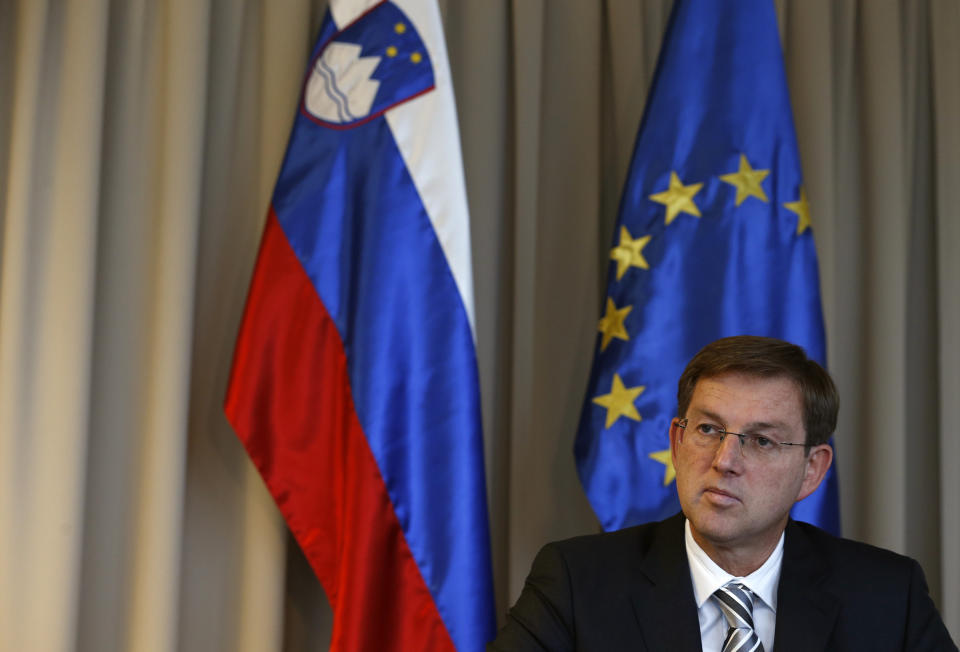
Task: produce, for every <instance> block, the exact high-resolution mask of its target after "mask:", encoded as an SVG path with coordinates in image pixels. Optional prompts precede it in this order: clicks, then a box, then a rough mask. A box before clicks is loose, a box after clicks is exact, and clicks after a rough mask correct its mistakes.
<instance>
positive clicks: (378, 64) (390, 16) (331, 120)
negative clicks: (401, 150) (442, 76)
mask: <svg viewBox="0 0 960 652" xmlns="http://www.w3.org/2000/svg"><path fill="white" fill-rule="evenodd" d="M433 85H434V81H433V65H432V64H431V61H430V54H429V52H428V51H427V47H426V45H425V44H424V42H423V40H422V39H421V38H420V34H419V33H418V32H417V29H416V27H415V26H414V24H413V23H412V22H411V21H410V20H409V19H408V18H407V16H406V15H404V13H403V12H402V11H400V9H399V8H398V7H397V6H396V5H395V4H393V3H390V2H384V3H381V4H378V5H376V6H374V7H373V8H372V9H370V10H369V11H367V12H366V13H364V14H362V15H361V16H360V17H359V18H357V19H356V20H355V21H354V22H352V23H351V24H349V25H347V26H346V27H345V28H344V29H342V30H340V31H339V32H337V33H336V34H334V35H333V36H332V37H331V38H330V39H329V40H327V41H326V43H324V44H323V45H321V46H320V49H319V51H318V52H317V54H316V56H315V57H314V60H313V65H312V66H311V67H310V75H309V77H307V82H306V85H305V87H304V91H303V111H304V113H305V114H306V115H307V116H309V117H310V118H312V119H313V120H314V121H315V122H319V123H321V124H323V123H327V124H329V125H330V126H338V127H348V126H353V125H357V124H362V123H363V122H365V121H367V120H370V119H371V118H374V117H376V116H378V115H381V114H382V113H383V112H384V111H386V110H387V109H389V108H391V107H394V106H396V105H398V104H402V103H403V102H406V101H408V100H410V99H413V98H414V97H417V96H418V95H421V94H423V93H426V92H427V91H429V90H431V89H432V88H433Z"/></svg>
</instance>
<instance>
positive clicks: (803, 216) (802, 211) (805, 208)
mask: <svg viewBox="0 0 960 652" xmlns="http://www.w3.org/2000/svg"><path fill="white" fill-rule="evenodd" d="M783 207H784V208H788V209H790V210H792V211H793V212H794V213H796V214H797V217H798V219H797V235H800V234H801V233H803V232H804V231H806V230H807V229H808V228H810V204H808V203H807V191H806V190H804V189H803V188H802V187H801V188H800V201H788V202H787V203H785V204H784V205H783Z"/></svg>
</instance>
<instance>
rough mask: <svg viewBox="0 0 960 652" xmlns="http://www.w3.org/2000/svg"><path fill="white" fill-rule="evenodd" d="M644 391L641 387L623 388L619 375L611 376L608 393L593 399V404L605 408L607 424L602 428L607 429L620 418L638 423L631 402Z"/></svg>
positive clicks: (638, 414) (638, 417) (635, 409)
mask: <svg viewBox="0 0 960 652" xmlns="http://www.w3.org/2000/svg"><path fill="white" fill-rule="evenodd" d="M645 389H646V387H644V386H643V385H637V386H636V387H624V386H623V381H622V380H620V374H613V385H612V386H611V387H610V393H609V394H603V395H601V396H595V397H594V398H593V402H594V403H596V404H597V405H599V406H601V407H605V408H607V422H606V425H605V426H604V427H605V428H609V427H610V426H612V425H613V424H614V423H616V421H617V419H619V418H620V417H627V418H628V419H633V420H634V421H640V413H639V412H637V408H636V406H634V404H633V402H634V401H635V400H637V397H638V396H640V394H641V393H642V392H643V390H645Z"/></svg>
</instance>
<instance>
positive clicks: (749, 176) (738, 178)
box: [720, 154, 770, 206]
mask: <svg viewBox="0 0 960 652" xmlns="http://www.w3.org/2000/svg"><path fill="white" fill-rule="evenodd" d="M768 174H770V170H754V169H753V168H752V167H750V162H749V161H747V157H746V155H745V154H741V155H740V169H739V170H737V171H736V172H732V173H730V174H722V175H720V180H721V181H724V182H726V183H729V184H730V185H732V186H735V187H736V189H737V200H736V203H735V205H736V206H739V205H740V204H742V203H743V201H744V200H745V199H746V198H747V197H756V198H757V199H760V200H761V201H765V202H769V201H770V200H769V199H767V194H766V193H765V192H763V186H762V185H761V184H762V183H763V180H764V179H766V178H767V175H768Z"/></svg>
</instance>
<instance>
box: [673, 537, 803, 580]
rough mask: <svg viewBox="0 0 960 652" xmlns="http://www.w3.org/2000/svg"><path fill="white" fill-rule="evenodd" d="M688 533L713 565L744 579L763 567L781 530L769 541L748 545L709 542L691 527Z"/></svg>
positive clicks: (776, 542) (775, 545) (774, 546)
mask: <svg viewBox="0 0 960 652" xmlns="http://www.w3.org/2000/svg"><path fill="white" fill-rule="evenodd" d="M691 525H692V524H691ZM784 525H786V524H784ZM690 533H691V534H692V535H693V540H694V541H696V542H697V545H698V546H700V548H701V549H702V550H703V551H704V552H705V553H707V556H708V557H709V558H710V559H712V560H713V563H715V564H716V565H717V566H719V567H720V568H722V569H723V570H724V571H726V572H728V573H730V574H731V575H733V576H734V577H746V576H747V575H749V574H750V573H752V572H754V571H755V570H757V569H758V568H760V567H761V566H763V564H764V562H766V561H767V559H769V558H770V555H771V554H772V553H773V551H774V550H775V549H776V547H777V544H778V543H779V542H780V535H781V534H783V528H781V529H780V530H779V531H778V532H777V535H776V536H775V537H773V538H772V539H771V540H764V541H757V542H751V543H750V544H749V545H743V544H742V543H740V544H725V543H722V542H714V541H710V540H709V539H706V538H704V537H703V536H701V535H700V533H699V532H697V530H696V528H693V527H691V528H690Z"/></svg>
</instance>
